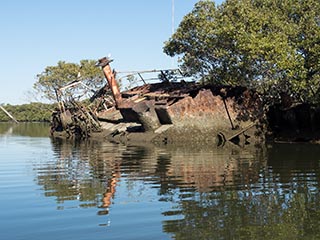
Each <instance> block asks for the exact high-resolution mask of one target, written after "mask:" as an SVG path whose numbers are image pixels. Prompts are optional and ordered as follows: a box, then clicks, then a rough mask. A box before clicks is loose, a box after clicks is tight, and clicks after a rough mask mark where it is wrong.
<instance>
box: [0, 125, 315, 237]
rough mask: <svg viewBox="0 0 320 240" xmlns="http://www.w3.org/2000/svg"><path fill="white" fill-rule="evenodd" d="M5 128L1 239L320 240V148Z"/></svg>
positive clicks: (1, 132)
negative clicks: (67, 137) (80, 136)
mask: <svg viewBox="0 0 320 240" xmlns="http://www.w3.org/2000/svg"><path fill="white" fill-rule="evenodd" d="M48 129H49V127H48V125H44V124H19V125H9V124H0V156H1V158H0V239H4V240H7V239H8V240H12V239H30V240H36V239H46V240H49V239H68V240H71V239H77V240H80V239H87V240H89V239H320V224H319V223H320V204H319V203H320V195H319V183H320V174H319V164H320V145H310V144H304V145H301V144H300V145H298V144H291V145H290V144H278V145H267V146H264V147H261V148H253V147H251V148H246V149H241V148H238V147H236V146H233V145H230V146H225V147H224V148H216V147H214V146H185V147H183V146H182V147H172V146H163V147H155V146H124V145H114V144H111V143H107V142H94V141H90V142H82V143H72V142H66V141H61V140H60V141H59V140H52V139H50V138H49V137H48Z"/></svg>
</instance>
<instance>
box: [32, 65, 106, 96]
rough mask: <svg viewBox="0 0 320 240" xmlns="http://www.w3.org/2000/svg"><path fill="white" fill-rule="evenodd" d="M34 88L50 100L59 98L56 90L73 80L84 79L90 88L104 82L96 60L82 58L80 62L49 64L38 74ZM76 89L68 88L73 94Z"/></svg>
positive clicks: (99, 85)
mask: <svg viewBox="0 0 320 240" xmlns="http://www.w3.org/2000/svg"><path fill="white" fill-rule="evenodd" d="M37 79H38V80H37V82H36V83H35V84H34V89H35V90H36V91H38V92H39V93H40V94H41V95H42V96H43V97H44V98H46V99H48V100H49V101H54V100H57V95H56V90H58V89H59V88H61V87H63V86H65V85H66V84H68V83H70V82H73V81H82V83H84V84H85V85H87V86H88V87H90V88H99V87H101V86H102V84H103V83H104V76H103V73H102V71H101V69H100V68H98V67H96V66H95V61H94V60H81V61H80V64H76V63H67V62H64V61H59V62H58V64H57V65H56V66H48V67H46V68H45V70H44V71H43V72H42V73H40V74H38V75H37ZM73 91H74V89H72V88H71V89H69V90H68V95H70V96H72V95H73V93H74V92H73Z"/></svg>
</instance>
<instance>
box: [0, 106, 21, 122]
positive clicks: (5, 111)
mask: <svg viewBox="0 0 320 240" xmlns="http://www.w3.org/2000/svg"><path fill="white" fill-rule="evenodd" d="M0 108H1V110H2V111H4V113H5V114H7V115H8V117H9V118H11V119H12V120H13V121H14V122H15V123H19V122H18V121H17V120H16V119H15V118H14V117H13V116H12V115H11V114H10V113H9V112H8V111H7V110H6V109H5V108H4V107H2V106H1V105H0Z"/></svg>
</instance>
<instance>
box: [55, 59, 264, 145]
mask: <svg viewBox="0 0 320 240" xmlns="http://www.w3.org/2000/svg"><path fill="white" fill-rule="evenodd" d="M111 62H112V60H110V59H108V58H102V59H100V60H99V61H98V62H97V66H98V67H101V69H102V71H103V73H104V76H105V78H106V81H107V83H106V85H105V86H104V87H103V88H101V89H98V90H97V91H95V92H94V94H93V96H92V97H91V98H90V100H91V101H98V102H99V104H96V105H95V106H94V107H92V106H90V105H89V106H87V105H85V104H82V103H81V102H78V101H75V100H73V99H70V98H69V99H68V100H63V101H62V100H61V99H60V101H58V103H59V107H58V108H57V109H56V111H55V112H54V113H53V115H52V127H51V134H52V136H55V137H67V138H92V137H101V138H103V139H105V140H107V141H114V142H124V143H128V142H154V143H164V144H170V143H175V144H181V143H187V144H188V143H191V142H207V143H213V144H217V145H220V146H222V145H224V144H225V143H226V142H232V143H235V144H239V145H245V144H257V143H261V142H262V141H264V136H265V134H264V133H265V119H266V117H265V113H264V111H263V105H262V104H263V103H262V100H261V98H260V96H259V95H258V94H257V93H256V92H255V91H253V90H251V89H248V88H245V87H239V86H237V87H233V86H217V85H211V84H201V83H199V82H195V81H186V80H185V79H184V76H183V74H182V72H181V71H180V70H177V72H176V73H177V76H175V77H172V74H175V73H174V71H166V70H159V71H158V76H159V78H160V79H159V80H158V81H157V82H153V83H148V81H147V80H145V79H144V78H143V77H142V75H141V73H139V72H136V73H135V74H137V75H138V77H139V78H141V84H140V85H138V86H135V87H132V88H130V89H127V90H124V91H120V88H119V86H118V82H117V79H116V72H115V71H114V70H112V69H111V66H110V63H111ZM169 75H170V76H169ZM178 75H179V76H178ZM74 86H75V83H71V84H69V85H68V86H64V87H63V89H65V88H67V87H74ZM63 89H59V93H60V94H61V92H62V90H63Z"/></svg>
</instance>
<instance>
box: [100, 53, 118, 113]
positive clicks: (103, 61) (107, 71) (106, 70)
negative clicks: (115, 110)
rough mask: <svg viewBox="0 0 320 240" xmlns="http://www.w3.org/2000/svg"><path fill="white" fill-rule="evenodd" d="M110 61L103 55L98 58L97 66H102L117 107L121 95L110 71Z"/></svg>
mask: <svg viewBox="0 0 320 240" xmlns="http://www.w3.org/2000/svg"><path fill="white" fill-rule="evenodd" d="M110 62H112V60H110V59H108V58H106V57H104V58H101V59H99V62H98V66H100V67H101V68H102V71H103V73H104V76H105V78H106V79H107V81H108V84H109V86H110V89H111V92H112V95H113V98H114V100H115V102H116V106H117V107H118V106H119V105H120V104H121V102H122V96H121V93H120V90H119V86H118V83H117V81H116V79H115V76H114V73H113V72H112V70H111V67H110V65H109V63H110Z"/></svg>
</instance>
